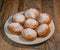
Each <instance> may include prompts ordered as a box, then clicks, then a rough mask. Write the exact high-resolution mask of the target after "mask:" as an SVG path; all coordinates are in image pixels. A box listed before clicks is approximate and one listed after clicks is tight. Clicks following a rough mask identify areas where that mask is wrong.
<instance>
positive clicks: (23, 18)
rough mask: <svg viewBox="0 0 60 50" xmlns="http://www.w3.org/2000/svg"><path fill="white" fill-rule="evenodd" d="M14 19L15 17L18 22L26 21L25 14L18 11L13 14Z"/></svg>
mask: <svg viewBox="0 0 60 50" xmlns="http://www.w3.org/2000/svg"><path fill="white" fill-rule="evenodd" d="M13 19H15V20H16V22H23V21H25V16H24V15H23V14H20V13H16V14H15V15H14V16H13Z"/></svg>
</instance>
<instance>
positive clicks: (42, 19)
mask: <svg viewBox="0 0 60 50" xmlns="http://www.w3.org/2000/svg"><path fill="white" fill-rule="evenodd" d="M47 20H49V15H48V14H46V13H40V17H39V18H38V21H39V22H41V23H43V22H45V21H47Z"/></svg>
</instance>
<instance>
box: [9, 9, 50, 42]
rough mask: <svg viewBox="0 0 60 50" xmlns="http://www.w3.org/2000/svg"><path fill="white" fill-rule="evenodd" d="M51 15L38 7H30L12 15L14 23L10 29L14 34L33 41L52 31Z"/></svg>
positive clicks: (10, 25)
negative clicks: (50, 25)
mask: <svg viewBox="0 0 60 50" xmlns="http://www.w3.org/2000/svg"><path fill="white" fill-rule="evenodd" d="M50 22H51V17H50V15H49V14H47V13H41V12H40V11H38V10H37V9H34V8H30V9H28V10H26V11H24V12H20V13H16V14H14V15H13V16H12V23H10V24H9V25H8V30H9V32H11V33H12V34H14V35H21V36H22V37H23V38H24V39H26V40H29V41H32V40H35V39H36V38H39V37H46V36H48V35H49V33H50V31H51V30H50V27H49V24H50Z"/></svg>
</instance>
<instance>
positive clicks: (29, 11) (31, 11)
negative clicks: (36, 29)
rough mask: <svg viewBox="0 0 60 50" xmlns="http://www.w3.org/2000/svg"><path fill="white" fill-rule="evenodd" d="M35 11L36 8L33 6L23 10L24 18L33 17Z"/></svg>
mask: <svg viewBox="0 0 60 50" xmlns="http://www.w3.org/2000/svg"><path fill="white" fill-rule="evenodd" d="M36 12H37V10H36V9H33V8H31V9H29V10H27V11H26V12H25V15H26V18H35V16H36Z"/></svg>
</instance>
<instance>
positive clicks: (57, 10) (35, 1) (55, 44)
mask: <svg viewBox="0 0 60 50" xmlns="http://www.w3.org/2000/svg"><path fill="white" fill-rule="evenodd" d="M31 7H33V8H37V9H38V10H40V12H46V13H49V14H50V15H51V17H52V19H53V21H54V23H55V27H56V29H55V32H54V35H53V36H52V37H51V38H50V39H49V40H47V41H46V42H43V43H41V44H38V45H32V46H27V45H22V44H17V43H15V42H13V41H11V40H10V39H8V38H7V37H6V35H5V33H4V24H5V22H6V20H7V19H8V18H9V17H10V16H11V15H12V14H14V13H16V12H20V11H24V10H27V9H29V8H31ZM0 50H60V0H0Z"/></svg>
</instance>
